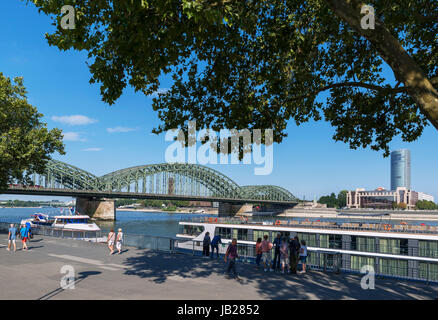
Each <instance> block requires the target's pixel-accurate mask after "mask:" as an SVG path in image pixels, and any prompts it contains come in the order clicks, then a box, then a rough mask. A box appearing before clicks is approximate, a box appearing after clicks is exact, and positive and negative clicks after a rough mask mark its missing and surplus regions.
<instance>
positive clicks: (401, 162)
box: [391, 149, 411, 190]
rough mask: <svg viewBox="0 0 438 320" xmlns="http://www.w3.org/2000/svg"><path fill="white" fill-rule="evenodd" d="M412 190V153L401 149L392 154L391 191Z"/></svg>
mask: <svg viewBox="0 0 438 320" xmlns="http://www.w3.org/2000/svg"><path fill="white" fill-rule="evenodd" d="M399 187H401V188H407V189H410V188H411V152H410V151H409V150H408V149H400V150H396V151H393V152H391V190H397V188H399Z"/></svg>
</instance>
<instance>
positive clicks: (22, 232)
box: [20, 224, 29, 250]
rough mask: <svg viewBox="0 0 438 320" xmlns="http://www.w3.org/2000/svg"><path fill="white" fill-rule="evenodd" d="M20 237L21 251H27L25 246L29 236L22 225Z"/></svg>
mask: <svg viewBox="0 0 438 320" xmlns="http://www.w3.org/2000/svg"><path fill="white" fill-rule="evenodd" d="M20 235H21V243H22V244H23V247H22V250H29V248H28V247H27V244H26V241H27V237H28V236H29V233H28V229H27V228H26V226H25V225H24V224H23V225H22V226H21V229H20Z"/></svg>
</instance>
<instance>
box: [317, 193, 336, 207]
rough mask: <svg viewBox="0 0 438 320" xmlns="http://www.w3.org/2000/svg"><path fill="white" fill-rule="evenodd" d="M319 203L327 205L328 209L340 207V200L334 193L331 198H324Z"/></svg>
mask: <svg viewBox="0 0 438 320" xmlns="http://www.w3.org/2000/svg"><path fill="white" fill-rule="evenodd" d="M318 202H319V203H322V204H326V205H327V208H337V207H338V199H337V198H336V195H335V193H334V192H332V193H331V194H330V195H329V196H322V197H321V198H319V200H318Z"/></svg>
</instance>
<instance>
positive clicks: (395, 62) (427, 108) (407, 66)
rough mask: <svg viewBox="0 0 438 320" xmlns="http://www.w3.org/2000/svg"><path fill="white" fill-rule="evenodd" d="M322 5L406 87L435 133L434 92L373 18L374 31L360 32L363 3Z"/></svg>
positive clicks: (437, 103)
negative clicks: (365, 43)
mask: <svg viewBox="0 0 438 320" xmlns="http://www.w3.org/2000/svg"><path fill="white" fill-rule="evenodd" d="M326 3H327V5H328V6H329V7H330V9H332V10H333V12H334V13H335V14H336V15H337V16H338V17H340V18H341V19H342V20H343V21H345V22H346V23H348V24H349V25H350V26H351V27H352V28H354V29H355V30H356V31H357V32H358V33H359V34H361V35H362V36H364V37H365V38H366V39H367V40H368V41H370V43H371V44H372V45H373V46H374V48H375V49H376V50H377V52H378V53H379V54H380V56H381V57H382V59H383V60H385V62H386V63H387V64H388V65H389V66H390V67H391V69H392V71H393V72H394V75H395V78H396V79H397V80H398V81H400V82H401V83H403V84H404V85H405V86H406V88H407V92H408V94H409V95H410V96H411V97H412V98H413V99H414V100H415V101H416V103H417V104H418V105H419V107H420V110H421V112H422V113H423V114H424V115H425V116H426V117H427V119H428V120H429V121H430V122H431V123H432V125H433V126H434V127H435V128H436V129H437V130H438V91H437V90H436V89H435V88H434V87H433V85H432V83H431V82H430V80H429V79H428V78H427V77H426V75H425V74H424V72H423V70H422V69H421V68H420V66H419V65H418V64H417V63H416V62H415V60H414V59H412V57H411V56H409V54H408V53H407V52H406V51H405V50H404V49H403V47H402V46H401V45H400V43H399V41H398V40H397V39H396V38H395V37H394V36H393V35H392V34H391V33H390V32H389V30H388V29H387V28H386V27H385V26H384V24H383V23H382V22H381V21H379V20H378V19H377V16H376V19H375V29H362V27H361V25H360V21H361V19H362V17H363V15H361V13H360V10H361V7H362V5H363V4H364V3H361V1H358V0H326Z"/></svg>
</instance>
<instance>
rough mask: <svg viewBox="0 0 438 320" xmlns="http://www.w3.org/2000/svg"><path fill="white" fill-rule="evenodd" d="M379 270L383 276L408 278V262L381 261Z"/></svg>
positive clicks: (395, 260)
mask: <svg viewBox="0 0 438 320" xmlns="http://www.w3.org/2000/svg"><path fill="white" fill-rule="evenodd" d="M379 260H380V263H379V270H380V273H381V274H385V275H390V276H398V277H407V276H408V262H407V261H404V260H397V259H383V258H381V259H379Z"/></svg>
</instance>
